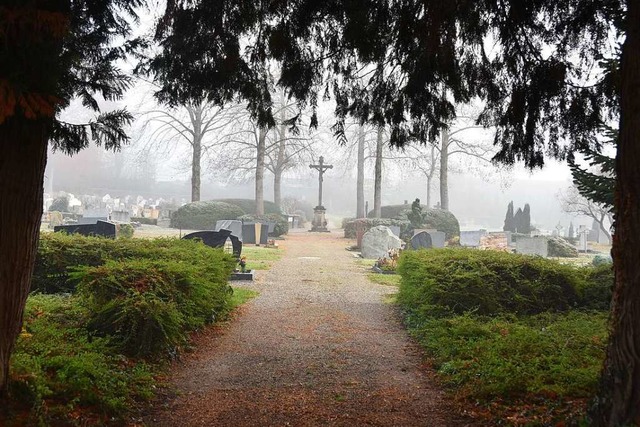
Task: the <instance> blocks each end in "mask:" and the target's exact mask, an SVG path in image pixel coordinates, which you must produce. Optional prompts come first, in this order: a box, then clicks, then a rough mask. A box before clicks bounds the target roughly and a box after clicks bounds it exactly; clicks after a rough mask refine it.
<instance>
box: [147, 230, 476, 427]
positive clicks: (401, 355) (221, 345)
mask: <svg viewBox="0 0 640 427" xmlns="http://www.w3.org/2000/svg"><path fill="white" fill-rule="evenodd" d="M350 243H352V242H349V241H347V240H345V239H343V238H341V235H340V234H339V233H338V232H333V233H327V234H316V233H313V234H312V233H290V234H289V236H287V240H286V241H284V242H282V243H280V245H281V247H283V248H284V250H285V256H284V257H283V258H282V259H281V260H280V261H278V262H277V263H276V264H275V265H274V267H273V268H272V269H271V270H269V271H260V272H258V277H257V280H256V281H255V282H254V283H253V284H251V285H249V286H250V287H253V288H255V289H257V290H258V291H259V292H260V296H259V297H257V298H256V299H254V300H253V301H251V302H250V303H248V304H247V305H246V306H244V307H243V309H242V311H241V313H240V314H239V315H238V317H237V318H236V319H235V320H234V321H233V322H231V323H229V324H228V325H226V326H224V327H222V328H218V330H217V331H214V332H210V333H207V334H204V336H200V337H199V339H198V340H197V341H198V349H197V351H196V352H194V353H193V354H189V355H186V356H184V357H183V360H182V361H181V362H180V363H178V364H176V366H175V368H174V370H173V374H172V378H171V379H170V382H171V384H172V385H173V386H174V387H175V388H176V389H177V390H178V392H177V395H176V396H175V397H173V398H170V399H169V401H168V402H166V403H165V404H164V405H163V409H161V410H159V411H157V412H156V413H154V414H153V415H151V416H150V417H149V418H148V419H147V420H148V423H149V424H150V425H161V426H363V425H369V426H447V425H463V424H465V423H463V422H461V421H460V420H457V421H456V420H453V419H452V418H454V417H453V416H452V411H451V410H450V409H449V407H448V405H447V404H446V402H445V401H444V398H445V397H444V394H443V393H442V392H441V391H440V390H438V389H437V387H436V386H435V385H434V384H433V382H432V381H431V380H430V378H431V373H430V371H429V370H428V368H426V367H425V366H424V365H423V364H422V361H421V356H420V353H419V350H418V349H417V347H416V346H415V345H414V344H413V343H412V342H411V341H410V340H409V338H408V337H407V333H406V331H405V330H404V329H403V327H402V325H401V324H400V321H399V318H398V313H397V310H396V309H395V308H394V306H392V305H390V304H385V303H384V299H385V295H388V294H390V293H392V292H393V291H394V288H392V287H388V286H382V285H376V284H372V283H371V282H370V281H369V280H368V279H367V277H366V274H365V272H364V269H363V268H362V267H361V266H358V265H357V264H356V263H355V262H354V259H353V255H352V253H350V252H347V251H346V250H345V247H346V246H348V245H349V244H350Z"/></svg>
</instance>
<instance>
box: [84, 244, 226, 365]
mask: <svg viewBox="0 0 640 427" xmlns="http://www.w3.org/2000/svg"><path fill="white" fill-rule="evenodd" d="M207 249H210V248H207ZM210 252H212V256H210V257H207V258H209V259H208V260H207V261H214V260H215V259H216V258H217V261H219V262H218V265H220V266H221V267H223V268H218V269H211V268H209V267H208V266H206V265H204V264H202V262H203V261H205V260H204V259H194V260H193V262H188V263H187V262H178V261H172V260H161V261H152V260H126V261H108V262H107V263H105V264H104V265H102V266H98V267H80V268H77V269H76V270H75V271H74V272H73V273H72V277H73V278H74V279H75V280H76V281H77V282H78V283H79V285H78V293H79V295H80V296H81V297H83V299H84V301H85V303H86V305H87V308H88V311H89V313H91V314H90V317H89V320H88V322H87V327H88V328H89V330H91V331H94V332H95V333H96V334H98V335H99V336H108V337H111V338H112V340H113V342H114V343H116V344H117V346H118V347H119V349H120V351H122V352H123V353H125V354H128V355H131V356H153V355H157V354H158V353H160V352H162V351H167V350H171V349H173V348H175V347H177V346H180V345H181V344H183V343H184V342H186V339H187V333H188V331H190V330H194V329H196V328H199V327H201V326H203V325H205V324H206V323H209V322H213V321H214V320H215V319H216V318H218V317H220V316H222V315H223V314H224V313H225V312H226V309H227V303H228V297H229V294H230V292H231V289H230V287H229V286H228V284H227V279H228V277H229V274H230V273H231V271H232V269H233V262H228V261H227V262H225V260H223V253H222V251H213V250H211V251H210ZM213 253H215V254H216V255H217V256H214V255H213ZM195 258H198V257H197V256H196V257H195ZM225 267H226V268H225Z"/></svg>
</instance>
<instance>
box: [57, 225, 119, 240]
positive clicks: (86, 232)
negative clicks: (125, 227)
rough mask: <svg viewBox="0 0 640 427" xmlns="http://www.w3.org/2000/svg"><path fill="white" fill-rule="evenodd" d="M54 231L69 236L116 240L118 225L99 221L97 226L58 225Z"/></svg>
mask: <svg viewBox="0 0 640 427" xmlns="http://www.w3.org/2000/svg"><path fill="white" fill-rule="evenodd" d="M53 231H54V232H64V233H69V234H81V235H83V236H101V237H108V238H110V239H115V238H116V225H115V224H114V223H112V222H107V221H97V222H96V223H95V224H73V225H58V226H56V227H54V228H53Z"/></svg>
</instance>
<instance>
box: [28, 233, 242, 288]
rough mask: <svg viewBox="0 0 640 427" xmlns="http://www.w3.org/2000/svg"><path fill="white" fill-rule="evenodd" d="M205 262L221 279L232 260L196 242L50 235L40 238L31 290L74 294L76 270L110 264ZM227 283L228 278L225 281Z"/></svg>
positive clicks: (215, 276)
mask: <svg viewBox="0 0 640 427" xmlns="http://www.w3.org/2000/svg"><path fill="white" fill-rule="evenodd" d="M133 259H136V260H151V261H165V260H166V261H177V262H183V263H187V264H188V263H196V262H201V263H202V267H201V268H207V269H210V270H211V271H210V273H211V274H213V276H212V278H216V279H217V278H218V270H219V268H220V266H222V265H225V266H226V265H227V263H228V262H230V261H229V260H230V259H231V258H230V256H229V255H227V254H224V253H223V252H222V251H219V250H214V249H212V248H209V247H208V246H205V245H203V244H202V243H200V242H198V241H195V240H182V239H176V238H162V239H116V240H112V239H104V238H100V237H84V236H80V235H77V234H76V235H67V234H64V233H46V234H43V235H42V236H41V237H40V244H39V246H38V254H37V256H36V262H35V268H34V272H33V276H32V280H31V290H32V291H37V292H41V293H48V294H51V293H60V292H73V291H74V290H75V287H76V285H77V283H78V282H77V279H73V278H70V276H69V273H70V271H71V268H73V267H76V266H88V267H98V266H101V265H104V264H106V263H107V261H125V260H133ZM224 279H225V280H226V277H225V278H224Z"/></svg>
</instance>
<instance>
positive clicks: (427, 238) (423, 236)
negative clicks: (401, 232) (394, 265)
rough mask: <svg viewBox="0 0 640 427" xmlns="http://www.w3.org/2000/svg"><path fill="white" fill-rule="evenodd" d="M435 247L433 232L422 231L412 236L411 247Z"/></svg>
mask: <svg viewBox="0 0 640 427" xmlns="http://www.w3.org/2000/svg"><path fill="white" fill-rule="evenodd" d="M432 247H433V241H432V239H431V233H428V232H426V231H421V232H420V233H418V234H414V235H413V237H412V238H411V249H431V248H432Z"/></svg>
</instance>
